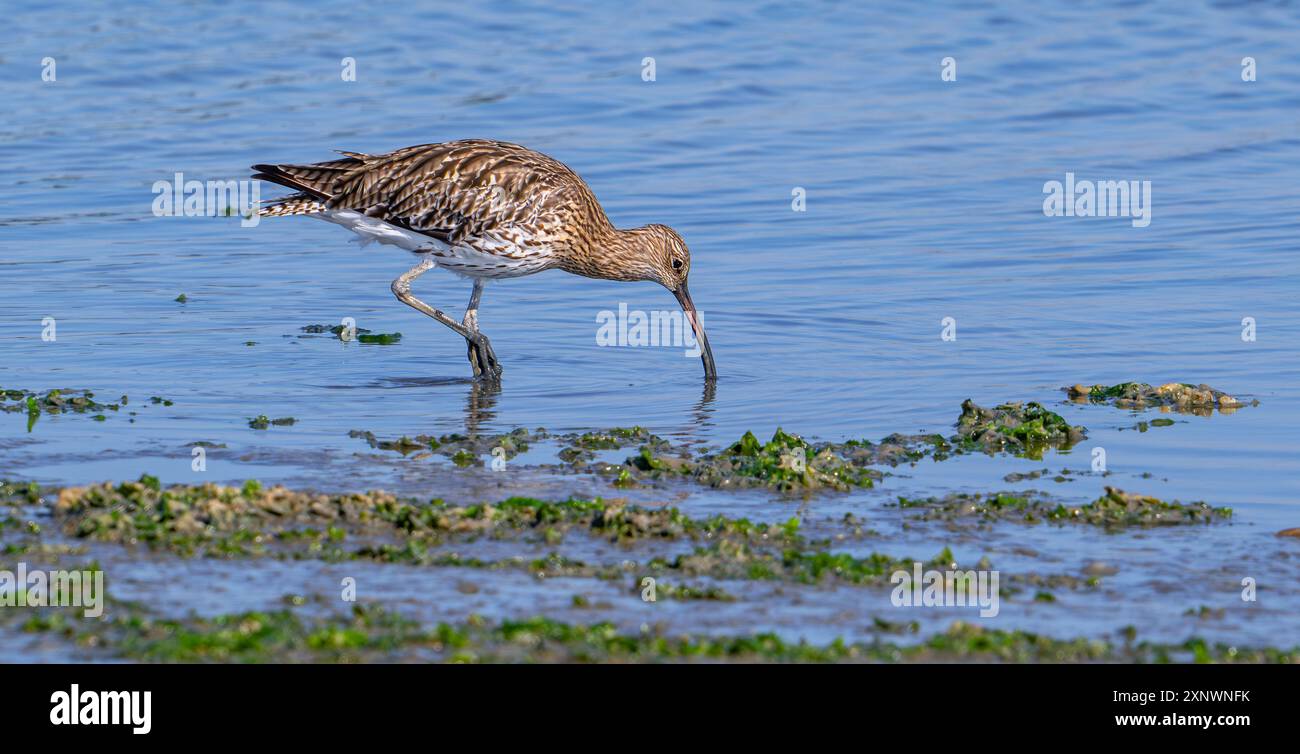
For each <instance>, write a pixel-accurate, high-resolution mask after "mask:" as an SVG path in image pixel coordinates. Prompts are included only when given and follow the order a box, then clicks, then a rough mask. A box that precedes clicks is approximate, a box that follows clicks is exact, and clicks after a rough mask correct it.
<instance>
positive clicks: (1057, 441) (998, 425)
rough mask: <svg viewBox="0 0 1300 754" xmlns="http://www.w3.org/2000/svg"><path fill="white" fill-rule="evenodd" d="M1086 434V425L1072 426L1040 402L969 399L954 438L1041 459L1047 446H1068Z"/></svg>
mask: <svg viewBox="0 0 1300 754" xmlns="http://www.w3.org/2000/svg"><path fill="white" fill-rule="evenodd" d="M1086 436H1087V430H1086V429H1084V428H1083V427H1076V426H1072V425H1071V424H1069V423H1068V422H1067V421H1065V419H1064V418H1062V417H1061V415H1060V414H1057V413H1054V412H1052V411H1049V410H1047V409H1046V408H1044V407H1043V405H1042V404H1040V403H1034V402H1030V403H1003V404H1001V405H999V406H995V407H994V408H991V409H987V408H982V407H980V406H977V405H976V404H975V403H974V401H971V400H969V399H967V400H966V401H964V402H962V404H961V416H960V417H958V419H957V434H956V435H955V436H954V437H953V441H954V443H960V444H961V445H962V447H963V448H968V449H969V448H975V449H980V450H984V451H986V452H990V453H991V452H997V451H1005V452H1010V453H1013V454H1015V455H1022V456H1025V457H1028V458H1034V459H1039V458H1042V456H1043V451H1044V450H1045V449H1047V448H1058V449H1061V450H1068V449H1069V448H1071V447H1073V446H1074V445H1075V444H1077V443H1079V442H1080V441H1081V440H1083V439H1084V438H1085V437H1086Z"/></svg>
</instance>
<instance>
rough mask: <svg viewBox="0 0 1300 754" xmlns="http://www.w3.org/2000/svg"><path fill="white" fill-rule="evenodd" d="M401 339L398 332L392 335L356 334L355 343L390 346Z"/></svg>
mask: <svg viewBox="0 0 1300 754" xmlns="http://www.w3.org/2000/svg"><path fill="white" fill-rule="evenodd" d="M401 339H402V334H401V333H400V332H394V333H358V334H357V342H358V343H366V344H368V345H379V346H391V345H393V344H395V343H397V342H399V341H401Z"/></svg>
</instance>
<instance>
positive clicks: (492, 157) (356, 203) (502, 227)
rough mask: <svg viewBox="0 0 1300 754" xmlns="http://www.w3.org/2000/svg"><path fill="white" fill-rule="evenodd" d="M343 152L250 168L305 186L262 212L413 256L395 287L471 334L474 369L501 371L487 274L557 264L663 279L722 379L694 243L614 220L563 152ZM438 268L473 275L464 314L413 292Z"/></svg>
mask: <svg viewBox="0 0 1300 754" xmlns="http://www.w3.org/2000/svg"><path fill="white" fill-rule="evenodd" d="M340 154H342V155H343V158H342V159H338V160H332V161H330V162H321V163H317V164H314V165H254V166H253V170H255V171H257V172H256V173H255V174H254V175H253V177H254V178H259V179H262V180H265V181H271V182H273V183H278V184H280V185H282V186H287V187H289V188H292V189H295V190H297V191H298V192H299V193H296V194H290V195H289V196H285V197H282V198H280V199H276V200H274V201H273V203H272V204H269V205H267V206H265V207H262V208H261V210H260V214H261V215H262V216H264V217H281V216H285V215H308V216H311V217H317V218H320V219H322V220H328V221H330V222H333V223H337V224H339V225H342V226H343V227H345V228H348V229H349V230H352V231H353V232H355V233H356V234H357V235H359V236H360V237H361V241H362V243H363V244H365V243H368V242H370V241H379V242H381V243H386V244H392V245H394V246H398V247H400V248H403V249H406V250H407V251H411V252H414V253H415V254H417V255H418V256H419V259H420V261H419V263H418V264H416V265H415V266H414V267H412V268H411V269H410V270H409V271H408V272H406V273H405V274H403V275H401V276H399V277H398V278H397V279H396V280H394V281H393V285H392V288H393V294H394V295H395V296H397V298H398V300H400V301H401V302H402V303H404V304H406V305H408V306H410V307H412V308H414V309H416V310H417V311H420V312H423V313H424V314H427V315H429V316H430V317H433V318H434V319H436V320H438V321H439V322H441V323H442V324H444V325H446V326H447V327H449V328H451V329H452V330H454V331H455V332H457V333H458V334H460V336H461V337H463V338H464V339H465V342H466V345H467V350H468V355H469V362H470V365H471V366H472V367H473V369H474V376H475V377H476V378H481V379H487V380H497V379H499V378H500V376H501V364H500V362H499V361H498V360H497V357H496V354H495V353H493V351H492V344H491V343H490V342H489V341H488V338H487V336H486V335H484V334H483V333H482V332H480V331H479V328H478V307H479V302H480V299H481V298H482V296H483V285H484V282H485V281H487V280H495V279H501V278H513V277H521V276H523V275H532V274H534V273H537V272H541V271H543V270H549V269H552V268H558V269H561V270H564V271H565V272H570V273H573V274H575V275H582V276H584V277H589V278H601V279H605V280H626V281H634V280H648V281H653V282H656V283H659V284H660V285H662V286H664V287H665V288H667V289H668V290H669V291H671V292H672V293H673V295H674V296H676V297H677V301H678V303H679V304H681V307H682V311H683V312H684V313H685V315H686V318H687V319H688V320H689V321H690V323H691V327H692V329H693V330H694V331H695V338H696V340H697V341H698V343H699V347H700V358H701V360H702V361H703V362H704V377H705V379H706V380H713V379H715V378H716V377H717V371H716V369H715V367H714V364H713V351H712V350H710V349H709V340H708V338H707V337H706V336H705V334H704V326H703V324H702V323H701V321H700V317H699V315H698V313H697V312H696V310H695V304H694V302H692V301H691V294H690V291H689V290H688V289H687V287H686V280H687V277H688V276H689V274H690V271H691V252H690V251H689V250H688V249H687V248H686V243H685V242H684V241H682V238H681V236H679V235H677V233H676V231H674V230H673V229H672V228H669V227H668V226H666V225H645V226H642V227H640V228H631V229H628V230H620V229H618V228H615V227H614V225H613V224H612V223H611V222H610V221H609V218H608V217H606V216H605V211H604V210H603V209H601V206H600V203H599V202H597V201H596V197H595V195H593V194H592V192H591V189H589V188H588V187H587V184H586V183H584V182H583V180H582V179H581V178H579V177H578V175H577V173H574V172H573V171H572V170H570V169H569V168H568V167H567V166H565V165H564V164H563V163H561V162H560V161H559V160H555V159H552V158H550V157H547V156H546V155H544V154H540V153H538V152H534V151H533V150H531V149H526V148H524V147H521V146H519V145H517V144H507V143H505V142H500V141H486V140H481V139H468V140H464V141H449V142H445V143H442V144H423V145H420V146H415V147H407V148H405V149H399V150H397V151H395V152H390V153H388V154H381V155H368V154H359V153H356V152H340ZM434 267H441V268H443V269H447V270H451V271H452V272H455V273H457V274H460V275H463V276H465V277H467V278H469V279H471V280H472V281H473V284H474V287H473V290H472V292H471V293H470V298H469V305H468V306H467V307H466V310H465V316H464V318H463V319H462V320H461V321H460V322H457V321H456V320H455V319H453V318H452V317H450V316H448V315H447V314H445V313H443V312H442V311H441V310H439V309H436V308H434V307H432V306H429V305H428V304H426V303H424V302H423V301H421V300H420V299H418V298H416V297H415V296H413V295H411V281H413V280H414V279H415V278H417V277H419V276H420V275H422V274H424V273H425V272H428V271H429V270H430V269H432V268H434Z"/></svg>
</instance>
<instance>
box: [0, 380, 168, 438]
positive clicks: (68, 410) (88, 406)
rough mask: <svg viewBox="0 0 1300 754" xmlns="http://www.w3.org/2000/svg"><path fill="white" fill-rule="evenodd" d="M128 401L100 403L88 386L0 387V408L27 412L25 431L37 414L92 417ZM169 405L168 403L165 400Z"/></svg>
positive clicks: (101, 417)
mask: <svg viewBox="0 0 1300 754" xmlns="http://www.w3.org/2000/svg"><path fill="white" fill-rule="evenodd" d="M126 404H127V397H126V396H125V395H124V396H122V397H121V398H120V399H119V400H118V401H117V402H116V403H101V402H99V401H97V400H95V394H94V393H92V392H91V391H89V390H47V391H45V392H44V393H34V392H31V391H28V390H19V389H13V388H8V389H6V388H0V411H3V412H5V413H11V414H14V413H21V414H26V415H27V431H28V432H31V431H32V428H33V427H34V426H35V425H36V422H37V420H38V419H40V417H42V416H47V415H58V414H91V418H92V419H93V420H95V421H104V420H105V419H107V416H106V414H105V412H113V411H119V410H121V408H122V407H123V406H125V405H126ZM168 405H171V404H168Z"/></svg>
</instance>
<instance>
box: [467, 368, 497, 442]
mask: <svg viewBox="0 0 1300 754" xmlns="http://www.w3.org/2000/svg"><path fill="white" fill-rule="evenodd" d="M500 396H501V383H499V382H478V381H475V382H471V383H470V386H469V392H468V393H466V395H465V433H466V434H468V435H470V436H471V437H473V436H474V435H477V434H478V430H479V425H481V424H488V425H490V424H491V423H492V420H493V419H495V418H496V415H497V413H496V410H495V409H496V405H497V399H498V398H499V397H500Z"/></svg>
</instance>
